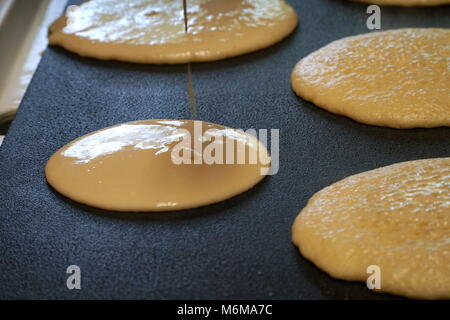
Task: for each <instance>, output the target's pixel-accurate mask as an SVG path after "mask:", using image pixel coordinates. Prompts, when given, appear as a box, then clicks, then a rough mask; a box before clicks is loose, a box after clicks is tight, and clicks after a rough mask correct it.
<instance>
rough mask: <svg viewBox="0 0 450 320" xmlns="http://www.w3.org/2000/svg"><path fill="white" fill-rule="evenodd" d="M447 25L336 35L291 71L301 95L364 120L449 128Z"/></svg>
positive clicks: (388, 124) (395, 125)
mask: <svg viewBox="0 0 450 320" xmlns="http://www.w3.org/2000/svg"><path fill="white" fill-rule="evenodd" d="M449 43H450V29H398V30H390V31H382V32H371V33H367V34H362V35H358V36H353V37H348V38H344V39H340V40H337V41H334V42H332V43H330V44H329V45H327V46H325V47H323V48H321V49H319V50H317V51H316V52H313V53H311V54H310V55H308V56H307V57H305V58H303V59H302V60H301V61H300V62H299V63H298V64H297V65H296V66H295V68H294V70H293V72H292V87H293V89H294V91H295V92H296V93H297V94H298V95H299V96H301V97H302V98H304V99H306V100H308V101H312V102H313V103H315V104H316V105H317V106H319V107H321V108H323V109H325V110H328V111H330V112H333V113H336V114H340V115H345V116H347V117H350V118H352V119H354V120H356V121H359V122H361V123H365V124H371V125H378V126H386V127H392V128H414V127H424V128H431V127H439V126H450V46H449Z"/></svg>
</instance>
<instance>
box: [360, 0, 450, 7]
mask: <svg viewBox="0 0 450 320" xmlns="http://www.w3.org/2000/svg"><path fill="white" fill-rule="evenodd" d="M353 1H357V2H365V3H371V4H379V5H382V6H404V7H412V6H421V7H427V6H439V5H444V4H449V3H450V0H353Z"/></svg>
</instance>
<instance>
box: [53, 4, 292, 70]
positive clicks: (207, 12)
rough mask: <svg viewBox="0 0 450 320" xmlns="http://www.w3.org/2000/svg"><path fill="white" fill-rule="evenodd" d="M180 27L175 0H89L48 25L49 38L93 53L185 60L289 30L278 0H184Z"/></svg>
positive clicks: (251, 45) (227, 53)
mask: <svg viewBox="0 0 450 320" xmlns="http://www.w3.org/2000/svg"><path fill="white" fill-rule="evenodd" d="M187 13H188V23H189V32H188V34H186V33H185V26H184V18H183V17H184V16H183V5H182V1H181V0H129V1H123V0H91V1H88V2H86V3H83V4H82V5H80V6H79V7H78V8H77V7H72V8H71V9H68V11H67V13H66V15H65V16H63V17H61V18H60V19H58V20H57V21H55V23H54V24H53V25H52V26H51V27H50V34H49V42H50V43H51V44H54V45H60V46H63V47H64V48H66V49H67V50H70V51H73V52H75V53H78V54H80V55H82V56H88V57H93V58H98V59H114V60H122V61H127V62H136V63H186V62H196V61H211V60H218V59H223V58H228V57H232V56H236V55H241V54H244V53H248V52H251V51H255V50H259V49H262V48H264V47H267V46H270V45H272V44H274V43H276V42H278V41H280V40H281V39H283V38H284V37H286V36H287V35H288V34H289V33H291V32H292V31H293V29H294V28H295V26H296V24H297V15H296V13H295V11H294V9H293V8H292V7H291V6H289V5H288V4H287V3H286V2H285V1H284V0H251V1H250V0H226V1H222V0H189V1H188V12H187Z"/></svg>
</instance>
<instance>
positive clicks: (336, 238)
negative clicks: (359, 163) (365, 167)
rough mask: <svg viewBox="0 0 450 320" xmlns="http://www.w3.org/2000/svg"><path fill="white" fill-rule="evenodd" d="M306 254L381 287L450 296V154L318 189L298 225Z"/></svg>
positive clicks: (295, 230) (296, 237) (336, 273)
mask: <svg viewBox="0 0 450 320" xmlns="http://www.w3.org/2000/svg"><path fill="white" fill-rule="evenodd" d="M292 240H293V242H294V244H295V245H296V246H298V247H299V248H300V251H301V253H302V254H303V255H304V256H305V257H306V258H307V259H309V260H311V261H312V262H313V263H314V264H316V265H317V266H318V267H319V268H320V269H322V270H324V271H325V272H327V273H329V274H330V275H331V276H333V277H336V278H339V279H344V280H349V281H366V280H367V278H368V277H369V274H368V273H367V267H368V266H370V265H377V266H379V267H380V268H381V289H380V291H383V292H389V293H393V294H398V295H403V296H407V297H412V298H422V299H438V298H439V299H444V298H446V299H449V298H450V158H437V159H426V160H417V161H409V162H403V163H398V164H394V165H391V166H388V167H383V168H379V169H376V170H372V171H368V172H364V173H360V174H357V175H354V176H351V177H348V178H346V179H344V180H341V181H339V182H337V183H335V184H333V185H331V186H329V187H327V188H325V189H323V190H321V191H319V192H318V193H316V194H315V195H314V196H313V197H312V198H311V199H310V200H309V202H308V204H307V206H306V207H305V208H304V209H303V210H302V211H301V212H300V214H299V216H298V217H297V219H296V220H295V223H294V225H293V227H292Z"/></svg>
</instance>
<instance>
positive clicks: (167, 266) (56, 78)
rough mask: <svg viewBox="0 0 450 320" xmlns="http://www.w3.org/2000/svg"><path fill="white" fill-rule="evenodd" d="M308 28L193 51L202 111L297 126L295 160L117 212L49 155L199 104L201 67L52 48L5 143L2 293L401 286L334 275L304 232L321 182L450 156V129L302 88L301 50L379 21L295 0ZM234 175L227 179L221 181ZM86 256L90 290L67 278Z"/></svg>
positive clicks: (250, 122)
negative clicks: (305, 215)
mask: <svg viewBox="0 0 450 320" xmlns="http://www.w3.org/2000/svg"><path fill="white" fill-rule="evenodd" d="M290 2H291V3H292V4H293V5H294V6H295V7H296V9H297V10H298V13H299V16H300V21H301V22H300V27H299V28H298V29H297V31H296V32H295V34H294V35H293V36H291V37H290V38H288V39H287V40H285V41H283V42H282V43H280V44H278V45H276V46H274V47H272V48H269V49H266V50H263V51H260V52H257V53H254V54H250V55H246V56H244V57H238V58H235V59H230V60H226V61H221V62H216V63H205V64H195V65H193V70H194V84H195V89H196V92H197V99H198V108H199V110H198V118H200V119H202V120H208V121H212V122H217V123H221V124H224V125H228V126H232V127H241V128H245V129H247V128H250V127H253V128H280V129H281V145H280V148H281V159H280V162H281V169H280V172H279V173H278V174H277V175H276V176H273V177H270V178H268V179H266V180H265V181H264V182H263V183H261V184H260V185H258V186H257V187H256V188H255V189H254V190H251V191H249V192H247V193H245V194H243V195H241V196H238V197H236V198H233V199H231V200H228V201H225V202H223V203H220V204H217V205H213V206H209V207H205V208H201V209H197V210H190V211H184V212H177V213H164V214H113V213H109V212H100V211H96V210H93V209H90V208H86V207H82V206H79V205H77V204H75V203H72V202H70V201H68V200H67V199H64V198H62V197H60V196H58V194H57V193H55V192H53V191H52V190H51V189H50V187H49V186H48V185H47V183H46V182H45V178H44V165H45V163H46V161H47V159H48V158H49V157H50V156H51V154H52V153H53V152H55V151H56V150H57V149H58V148H59V147H61V146H63V145H64V144H66V143H67V142H69V141H71V140H72V139H74V138H76V137H78V136H80V135H83V134H85V133H88V132H91V131H93V130H97V129H100V128H103V127H106V126H109V125H114V124H117V123H121V122H125V121H131V120H137V119H149V118H176V119H184V118H188V117H189V106H188V104H187V94H186V66H185V65H182V66H143V65H132V64H126V63H119V62H99V61H94V60H90V59H83V58H79V57H77V56H76V55H73V54H70V53H67V52H65V51H64V50H61V49H57V48H50V49H49V50H47V52H46V53H45V56H44V58H43V61H42V63H41V65H40V68H39V69H38V72H37V73H36V75H35V77H34V79H33V82H32V84H31V86H30V88H29V90H28V93H27V95H26V97H25V99H24V101H23V103H22V105H21V107H20V109H19V112H18V114H17V118H16V119H15V121H14V122H13V124H12V127H11V130H10V132H9V134H8V136H7V137H6V139H5V142H4V144H3V146H2V147H1V149H0V183H1V184H0V185H1V186H0V250H1V251H0V297H1V298H219V299H220V298H237V299H242V298H251V299H260V298H274V299H280V298H288V299H290V298H293V299H297V298H302V299H305V298H319V299H322V298H368V299H376V298H391V297H390V296H388V295H377V294H373V293H371V292H369V291H368V290H367V289H366V287H365V285H364V284H360V283H347V282H343V281H339V280H334V279H332V278H330V277H328V276H327V275H326V274H325V273H322V272H321V271H319V270H318V269H316V268H315V267H314V266H313V265H312V264H311V263H309V262H308V261H306V260H305V259H303V258H302V257H301V256H300V255H299V254H298V252H297V249H296V248H295V247H294V246H293V245H292V244H291V242H290V237H291V235H290V227H291V223H292V222H293V220H294V218H295V216H296V215H297V213H298V211H299V210H300V209H301V208H302V207H303V206H304V205H305V204H306V201H307V200H308V198H309V197H310V196H311V195H312V194H313V193H314V192H316V191H318V190H319V189H321V188H323V187H325V186H327V185H329V184H330V183H333V182H335V181H337V180H339V179H342V178H344V177H346V176H348V175H351V174H355V173H358V172H361V171H365V170H369V169H373V168H376V167H380V166H384V165H388V164H391V163H394V162H399V161H405V160H413V159H420V158H429V157H444V156H450V150H449V138H450V129H448V128H438V129H429V130H425V129H417V130H394V129H387V128H379V127H371V126H366V125H362V124H358V123H356V122H353V121H352V120H349V119H346V118H344V117H340V116H335V115H332V114H330V113H327V112H325V111H322V110H320V109H319V108H316V107H314V106H312V105H311V104H310V103H306V102H305V101H303V100H301V99H299V98H297V97H296V96H295V95H294V93H293V92H292V91H291V89H290V81H289V76H290V72H291V69H292V67H293V66H294V64H295V63H296V62H297V61H298V60H299V58H301V57H303V56H305V55H306V54H308V53H310V52H312V51H313V50H315V49H317V48H319V47H321V46H323V45H325V44H327V43H328V42H330V41H332V40H335V39H338V38H341V37H344V36H348V35H354V34H358V33H363V32H366V31H367V29H365V19H366V16H367V15H366V14H365V9H366V6H365V5H364V4H357V3H351V2H347V1H338V0H334V1H332V0H309V1H307V0H302V1H300V0H298V1H295V0H293V1H290ZM382 26H383V28H384V29H389V28H398V27H450V7H449V6H447V7H440V8H421V9H404V8H383V10H382ZM217 183H220V181H217ZM71 264H77V265H79V266H80V267H81V271H82V290H79V291H77V290H73V291H69V290H67V289H66V286H65V281H66V274H65V270H66V268H67V266H68V265H71Z"/></svg>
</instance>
